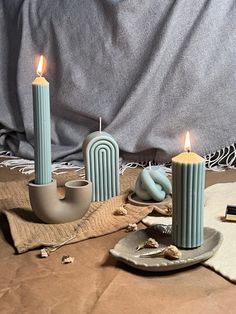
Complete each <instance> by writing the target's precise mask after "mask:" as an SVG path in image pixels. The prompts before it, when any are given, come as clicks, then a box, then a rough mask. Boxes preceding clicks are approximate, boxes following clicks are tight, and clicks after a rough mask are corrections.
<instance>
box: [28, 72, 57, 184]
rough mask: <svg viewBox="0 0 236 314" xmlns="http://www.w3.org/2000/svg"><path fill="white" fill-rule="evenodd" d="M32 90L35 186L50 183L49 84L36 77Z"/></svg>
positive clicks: (43, 79) (42, 78)
mask: <svg viewBox="0 0 236 314" xmlns="http://www.w3.org/2000/svg"><path fill="white" fill-rule="evenodd" d="M32 90H33V110H34V161H35V184H48V183H50V182H51V181H52V174H51V124H50V99H49V83H48V81H47V80H46V79H45V78H44V77H37V78H36V79H35V80H34V81H33V83H32Z"/></svg>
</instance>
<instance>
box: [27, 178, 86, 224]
mask: <svg viewBox="0 0 236 314" xmlns="http://www.w3.org/2000/svg"><path fill="white" fill-rule="evenodd" d="M29 196H30V203H31V207H32V210H33V211H34V213H35V214H36V216H37V217H38V218H39V219H41V220H42V221H43V222H46V223H50V224H55V223H65V222H70V221H73V220H76V219H80V218H82V217H83V216H84V214H85V213H86V212H87V210H88V208H89V205H90V203H91V200H92V183H91V182H89V181H87V180H72V181H68V182H66V184H65V198H64V199H61V200H60V199H58V195H57V184H56V181H55V180H53V181H52V182H51V183H48V184H40V185H39V184H35V183H33V181H31V182H30V183H29Z"/></svg>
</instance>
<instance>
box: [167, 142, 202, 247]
mask: <svg viewBox="0 0 236 314" xmlns="http://www.w3.org/2000/svg"><path fill="white" fill-rule="evenodd" d="M186 147H187V148H186V150H187V151H186V152H183V153H181V154H179V155H178V156H176V157H174V158H172V191H173V216H172V240H173V243H174V244H175V245H176V246H178V247H181V248H186V249H191V248H195V247H198V246H201V245H202V243H203V240H204V235H203V207H204V187H205V160H204V159H203V158H202V157H200V156H199V155H197V154H196V153H193V152H190V143H189V145H188V146H186Z"/></svg>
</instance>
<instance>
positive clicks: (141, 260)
mask: <svg viewBox="0 0 236 314" xmlns="http://www.w3.org/2000/svg"><path fill="white" fill-rule="evenodd" d="M148 238H154V239H155V240H156V241H158V243H159V247H158V248H151V249H150V248H145V249H142V250H139V251H137V250H136V248H137V246H138V245H140V244H142V243H144V242H145V241H146V240H147V239H148ZM222 239H223V237H222V234H221V233H220V232H218V231H217V230H215V229H212V228H208V227H205V228H204V243H203V245H201V246H200V247H198V248H195V249H187V250H184V249H180V251H181V252H182V257H181V258H180V259H178V260H168V259H166V258H163V257H139V256H140V255H141V254H144V253H148V252H155V251H158V250H159V249H160V248H163V247H165V246H168V245H171V244H172V240H171V226H170V225H169V226H168V227H167V228H166V226H165V225H155V226H152V227H149V228H147V229H143V230H138V231H136V232H133V233H130V234H129V235H128V236H126V237H125V238H123V239H121V240H120V241H119V242H118V243H117V244H116V245H115V247H114V248H113V249H111V250H110V254H111V255H112V256H114V257H115V258H117V259H118V260H120V261H122V262H124V263H126V264H128V265H130V266H132V267H135V268H138V269H142V270H146V271H154V272H163V271H169V270H176V269H181V268H185V267H188V266H191V265H194V264H197V263H201V262H203V261H205V260H207V259H208V258H210V257H211V256H213V255H214V253H215V252H216V251H217V250H218V248H219V247H220V245H221V242H222Z"/></svg>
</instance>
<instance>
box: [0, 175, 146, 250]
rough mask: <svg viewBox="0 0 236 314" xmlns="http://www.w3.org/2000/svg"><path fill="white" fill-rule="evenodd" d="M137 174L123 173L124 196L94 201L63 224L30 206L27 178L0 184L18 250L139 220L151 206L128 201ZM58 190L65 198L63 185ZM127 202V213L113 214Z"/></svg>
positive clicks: (0, 202)
mask: <svg viewBox="0 0 236 314" xmlns="http://www.w3.org/2000/svg"><path fill="white" fill-rule="evenodd" d="M137 173H138V170H136V171H129V174H126V173H125V174H124V175H123V176H121V195H119V196H117V197H113V198H111V199H109V200H107V201H105V202H92V203H91V206H90V208H89V210H88V212H87V213H86V215H85V216H84V217H83V218H82V219H79V220H77V221H74V222H71V223H64V224H45V223H42V222H41V221H40V220H39V219H38V218H37V217H36V216H35V214H34V213H33V212H32V210H31V208H30V202H29V195H28V186H27V184H28V181H27V180H23V181H12V182H6V183H0V210H2V211H3V212H4V213H5V214H6V216H7V219H8V222H9V226H10V231H11V235H12V238H13V242H14V245H15V248H16V250H17V252H18V253H23V252H26V251H28V250H31V249H34V248H38V247H42V246H44V247H54V246H57V245H60V244H61V243H63V242H64V241H67V240H68V239H71V240H70V241H69V242H68V243H74V242H78V241H81V240H85V239H89V238H93V237H98V236H102V235H105V234H109V233H112V232H115V231H117V230H119V229H122V228H126V227H127V225H128V224H129V223H137V222H139V221H140V220H142V218H143V217H145V216H146V215H147V214H148V213H150V212H151V211H152V207H151V206H146V207H140V206H136V205H132V204H129V203H128V202H127V195H128V193H129V190H130V188H132V187H133V186H134V183H135V180H136V177H137ZM67 178H68V175H67ZM60 181H62V179H61V178H60ZM58 193H59V197H63V194H64V190H63V189H62V188H60V189H58ZM124 205H125V209H126V210H127V212H128V213H127V215H125V216H116V215H114V211H115V210H116V209H118V208H119V207H120V206H124ZM48 206H49V207H50V204H48Z"/></svg>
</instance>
